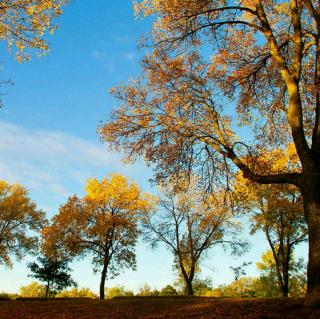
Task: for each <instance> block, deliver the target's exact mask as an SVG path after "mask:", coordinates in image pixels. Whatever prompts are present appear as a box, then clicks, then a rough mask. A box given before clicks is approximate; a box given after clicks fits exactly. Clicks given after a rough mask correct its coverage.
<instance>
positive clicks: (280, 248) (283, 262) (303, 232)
mask: <svg viewBox="0 0 320 319" xmlns="http://www.w3.org/2000/svg"><path fill="white" fill-rule="evenodd" d="M288 153H290V149H289V150H288ZM276 158H277V157H276V156H275V160H274V162H273V163H272V166H273V168H275V167H282V166H286V165H290V162H288V161H287V159H286V156H283V157H282V158H280V159H279V158H278V160H277V159H276ZM292 164H293V163H292V162H291V165H292ZM237 181H238V185H237V190H239V189H240V190H239V191H237V194H238V196H239V197H242V199H241V201H242V203H241V204H242V205H243V206H244V208H245V209H249V210H251V212H252V216H251V221H252V223H251V234H254V233H256V232H257V231H259V230H262V231H263V232H264V234H265V236H266V238H267V241H268V244H269V246H270V249H271V251H272V255H273V259H274V261H275V266H276V267H275V270H276V274H277V281H278V286H279V289H280V291H281V294H282V296H283V297H288V293H289V282H290V265H292V262H291V258H292V257H293V252H294V249H295V248H296V246H297V245H299V244H300V243H302V242H305V241H307V232H308V231H307V225H306V221H305V218H304V215H303V207H302V200H301V195H300V192H299V191H298V189H297V188H296V187H295V186H292V185H259V184H256V183H253V182H250V181H248V180H245V179H244V178H243V177H241V176H238V178H237Z"/></svg>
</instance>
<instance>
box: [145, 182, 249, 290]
mask: <svg viewBox="0 0 320 319" xmlns="http://www.w3.org/2000/svg"><path fill="white" fill-rule="evenodd" d="M232 217H233V216H232V209H231V207H230V203H228V201H227V199H226V198H225V196H223V195H222V194H219V195H216V196H214V195H211V196H208V197H207V198H205V199H204V198H203V197H202V195H201V193H200V192H199V190H197V189H194V188H190V189H189V190H188V191H186V192H185V191H183V192H182V191H181V190H180V191H179V192H178V193H176V192H174V191H172V190H170V188H168V189H167V190H166V191H164V192H163V196H162V197H161V199H160V201H159V206H158V210H156V211H155V212H147V214H146V215H145V216H144V218H143V220H142V221H143V230H144V231H143V235H144V239H145V240H146V241H147V242H148V243H150V244H151V246H152V247H155V246H156V245H157V244H159V243H163V244H165V245H166V247H167V248H168V249H169V250H170V251H171V252H172V254H173V256H174V267H175V268H176V270H178V273H179V274H180V276H181V277H182V278H183V281H184V286H185V292H186V294H187V295H193V294H194V291H193V280H194V278H195V276H196V274H197V272H199V270H200V268H199V267H200V263H201V261H203V259H204V257H205V255H206V253H207V252H208V251H209V249H211V248H213V247H215V246H218V245H223V246H231V247H232V248H233V252H240V251H242V250H243V249H245V248H246V243H245V242H241V241H239V238H235V237H236V236H235V233H236V232H237V231H238V230H239V229H238V227H239V226H240V225H238V224H237V223H235V222H234V221H233V220H232Z"/></svg>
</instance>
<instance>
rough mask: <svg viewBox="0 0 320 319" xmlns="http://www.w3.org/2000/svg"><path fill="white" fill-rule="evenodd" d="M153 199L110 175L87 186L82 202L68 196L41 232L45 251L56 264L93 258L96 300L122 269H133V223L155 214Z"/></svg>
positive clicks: (90, 182)
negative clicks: (98, 275)
mask: <svg viewBox="0 0 320 319" xmlns="http://www.w3.org/2000/svg"><path fill="white" fill-rule="evenodd" d="M153 202H155V199H154V198H153V197H152V196H150V195H148V194H143V193H141V191H140V189H139V187H138V186H137V185H136V184H135V183H130V182H129V181H128V180H127V179H126V178H125V177H123V176H122V175H116V174H112V175H110V176H109V178H105V179H103V180H102V181H101V182H99V181H98V180H97V179H91V180H89V181H88V182H87V184H86V195H85V196H84V197H83V198H78V197H77V196H72V197H70V198H69V200H68V202H67V203H66V204H65V205H63V206H61V207H60V210H59V213H58V214H57V215H56V216H55V217H54V218H53V221H52V224H51V226H49V227H47V228H45V229H44V230H43V238H44V244H43V245H44V251H45V252H46V253H47V254H48V255H53V256H56V257H58V258H67V259H73V258H76V257H84V256H87V255H90V256H92V262H93V264H94V266H95V269H96V270H101V281H100V298H101V299H104V294H105V289H104V286H105V280H106V278H107V276H108V277H113V276H116V275H117V274H119V272H120V271H121V270H122V269H124V268H132V269H135V266H136V256H135V245H136V242H137V238H138V227H137V222H138V219H139V215H140V214H145V212H147V211H149V210H151V209H153V208H154V206H153V205H154V203H153Z"/></svg>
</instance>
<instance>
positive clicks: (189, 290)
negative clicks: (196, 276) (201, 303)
mask: <svg viewBox="0 0 320 319" xmlns="http://www.w3.org/2000/svg"><path fill="white" fill-rule="evenodd" d="M186 290H187V291H186V293H187V295H188V296H193V287H192V280H190V278H189V279H187V280H186Z"/></svg>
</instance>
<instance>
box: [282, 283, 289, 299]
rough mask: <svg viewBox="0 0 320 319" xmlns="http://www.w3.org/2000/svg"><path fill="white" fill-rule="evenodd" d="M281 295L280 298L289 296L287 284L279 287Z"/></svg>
mask: <svg viewBox="0 0 320 319" xmlns="http://www.w3.org/2000/svg"><path fill="white" fill-rule="evenodd" d="M281 294H282V297H284V298H287V297H288V295H289V287H288V284H285V285H283V287H281Z"/></svg>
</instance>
